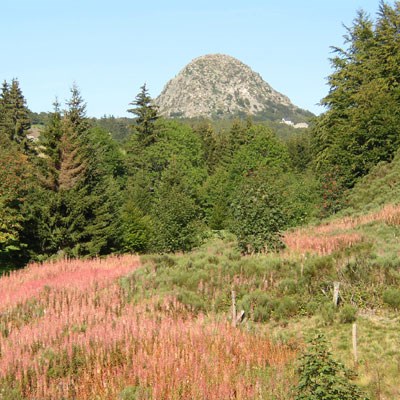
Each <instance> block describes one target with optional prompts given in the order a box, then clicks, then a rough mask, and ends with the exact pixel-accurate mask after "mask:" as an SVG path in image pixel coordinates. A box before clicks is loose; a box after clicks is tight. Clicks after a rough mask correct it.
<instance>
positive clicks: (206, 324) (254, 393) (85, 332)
mask: <svg viewBox="0 0 400 400" xmlns="http://www.w3.org/2000/svg"><path fill="white" fill-rule="evenodd" d="M138 268H140V260H139V258H138V257H136V256H130V255H127V256H123V257H109V258H107V259H103V260H102V259H95V260H86V261H79V260H71V261H67V260H66V261H57V262H51V263H47V264H43V265H41V264H37V265H30V266H28V267H27V268H25V269H24V270H20V271H17V272H13V273H11V274H10V275H7V276H3V277H2V278H0V399H7V400H11V399H13V400H18V399H41V400H46V399H48V400H50V399H52V400H54V399H80V400H86V399H118V398H120V399H124V400H125V399H208V400H212V399H256V398H257V399H258V398H272V397H273V396H274V397H273V398H282V399H283V398H288V397H287V396H288V394H287V393H288V392H286V394H282V397H279V394H278V393H280V392H281V391H282V388H284V389H285V388H286V390H288V388H289V387H290V384H291V383H292V382H289V381H286V379H288V377H287V372H285V366H287V365H288V363H292V362H293V359H294V357H295V356H296V354H295V351H294V350H291V349H289V348H287V347H283V346H281V345H279V344H274V343H272V342H271V341H270V340H269V339H268V337H266V336H265V335H264V334H260V333H259V334H255V333H251V332H249V331H247V330H246V329H238V328H233V327H231V325H230V324H229V323H228V321H227V320H224V319H222V320H221V318H220V319H219V320H217V319H216V318H215V317H213V316H211V315H208V316H206V315H202V314H200V315H196V316H194V315H192V314H191V313H190V312H188V311H187V308H185V307H182V305H181V304H180V303H179V302H178V301H177V300H176V299H175V298H173V297H163V298H157V297H153V298H150V299H147V300H145V299H143V301H141V302H139V303H138V302H136V303H135V305H133V304H131V303H130V301H129V296H127V291H126V289H124V287H123V285H121V284H120V278H121V277H123V276H126V275H129V274H131V273H133V272H134V271H135V270H137V269H138ZM289 379H294V378H293V377H289ZM285 396H286V397H285Z"/></svg>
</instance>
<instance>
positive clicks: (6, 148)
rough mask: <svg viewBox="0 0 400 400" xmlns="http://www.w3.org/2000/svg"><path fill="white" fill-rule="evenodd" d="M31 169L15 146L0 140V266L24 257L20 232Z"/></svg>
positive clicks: (22, 261)
mask: <svg viewBox="0 0 400 400" xmlns="http://www.w3.org/2000/svg"><path fill="white" fill-rule="evenodd" d="M32 175H33V169H32V167H31V166H30V164H29V162H28V160H27V157H26V156H25V155H23V154H22V152H21V151H20V150H19V148H18V146H17V145H15V144H13V143H12V142H10V141H9V140H8V139H4V144H2V143H1V140H0V268H5V267H7V266H8V267H10V266H15V265H20V264H21V263H22V264H23V263H24V262H26V261H27V254H26V247H27V244H26V242H25V241H24V240H23V238H22V235H23V231H24V229H25V225H26V222H27V215H26V212H25V211H26V208H25V204H26V198H27V196H28V194H29V193H30V192H31V191H32Z"/></svg>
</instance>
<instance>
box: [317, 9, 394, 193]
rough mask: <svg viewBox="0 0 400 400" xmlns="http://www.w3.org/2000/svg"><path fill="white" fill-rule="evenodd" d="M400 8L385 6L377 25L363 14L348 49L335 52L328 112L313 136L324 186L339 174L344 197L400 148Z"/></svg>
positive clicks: (348, 39)
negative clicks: (374, 167)
mask: <svg viewBox="0 0 400 400" xmlns="http://www.w3.org/2000/svg"><path fill="white" fill-rule="evenodd" d="M399 24H400V3H399V2H396V3H395V5H394V6H393V7H391V6H389V5H388V4H387V3H385V2H382V3H381V6H380V11H379V13H378V16H377V20H376V22H375V23H373V21H372V20H371V19H370V18H369V17H368V16H367V15H366V13H365V12H363V11H360V12H359V13H358V14H357V17H356V18H355V20H354V22H353V24H352V26H351V27H350V28H347V34H346V36H345V46H346V47H345V48H344V49H342V48H337V47H335V48H334V51H335V55H334V57H333V58H332V59H331V63H332V66H333V68H334V71H333V73H332V74H331V75H330V76H329V78H328V83H329V86H330V91H329V94H328V95H327V96H326V97H325V98H324V99H323V100H322V101H321V104H322V105H324V106H325V107H327V111H326V112H325V113H324V114H322V115H321V116H320V117H318V119H317V121H316V124H315V128H314V129H313V131H312V136H313V139H312V146H313V152H314V157H315V162H314V163H315V167H316V169H317V171H318V172H319V174H320V176H321V178H322V180H325V177H326V175H327V174H331V173H332V171H335V175H336V176H335V181H336V183H337V187H338V188H340V191H343V189H346V188H351V187H353V186H354V184H355V182H356V181H357V180H358V179H359V178H360V177H362V176H364V175H366V174H367V173H368V172H369V171H370V170H371V168H372V167H373V166H374V165H376V164H377V163H378V162H380V161H390V160H391V159H392V158H393V155H394V153H395V151H396V150H397V148H398V147H399V145H400V135H399V133H400V131H399V126H400V114H399V111H398V110H399V107H398V104H399V101H400V90H399V85H400V69H399V67H398V66H399V63H400V38H399V35H398V26H399Z"/></svg>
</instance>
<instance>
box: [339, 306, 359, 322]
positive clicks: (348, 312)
mask: <svg viewBox="0 0 400 400" xmlns="http://www.w3.org/2000/svg"><path fill="white" fill-rule="evenodd" d="M356 313H357V309H356V308H355V307H353V306H352V305H350V304H345V305H344V306H343V308H342V310H341V311H340V315H339V320H340V322H341V323H342V324H351V323H352V322H354V321H355V320H356Z"/></svg>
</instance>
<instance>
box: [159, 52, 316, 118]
mask: <svg viewBox="0 0 400 400" xmlns="http://www.w3.org/2000/svg"><path fill="white" fill-rule="evenodd" d="M155 103H156V104H157V105H158V106H159V111H160V114H161V115H163V116H165V117H170V118H198V117H207V118H213V119H218V118H232V117H235V116H246V115H251V116H253V117H255V118H256V119H261V120H272V121H277V120H279V121H280V120H282V119H284V120H285V121H286V122H293V123H299V122H305V121H307V119H308V118H310V117H311V116H312V114H311V113H310V112H309V111H305V110H302V109H300V108H298V107H296V106H295V105H294V104H292V103H291V101H290V100H289V98H288V97H287V96H285V95H283V94H281V93H279V92H277V91H276V90H274V89H273V88H272V87H271V86H270V85H269V84H268V83H267V82H265V81H264V80H263V78H262V77H261V76H260V74H258V73H256V72H254V71H253V70H252V69H251V68H250V67H249V66H247V65H246V64H244V63H242V62H241V61H239V60H237V59H236V58H233V57H231V56H228V55H224V54H208V55H205V56H201V57H198V58H196V59H194V60H193V61H191V62H190V63H189V64H188V65H186V67H184V68H183V69H182V70H181V71H180V72H179V74H178V75H177V76H176V77H175V78H173V79H171V80H170V81H169V82H168V83H167V84H166V85H165V87H164V89H163V91H162V92H161V94H160V95H159V96H158V97H157V98H156V99H155Z"/></svg>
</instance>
